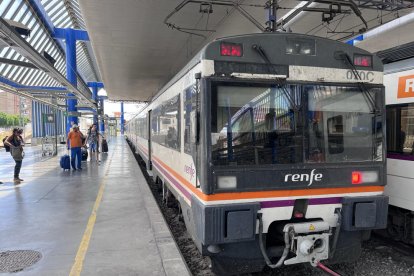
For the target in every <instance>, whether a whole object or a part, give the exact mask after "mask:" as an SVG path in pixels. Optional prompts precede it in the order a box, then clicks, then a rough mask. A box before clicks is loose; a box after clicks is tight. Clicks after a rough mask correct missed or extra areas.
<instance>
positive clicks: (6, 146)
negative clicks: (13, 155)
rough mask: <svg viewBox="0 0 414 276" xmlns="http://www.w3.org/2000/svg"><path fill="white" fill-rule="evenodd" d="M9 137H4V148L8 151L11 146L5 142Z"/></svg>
mask: <svg viewBox="0 0 414 276" xmlns="http://www.w3.org/2000/svg"><path fill="white" fill-rule="evenodd" d="M7 138H9V136H6V137H4V138H3V145H4V148H5V149H6V152H10V146H9V145H5V144H4V142H6V140H7Z"/></svg>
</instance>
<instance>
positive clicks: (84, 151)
mask: <svg viewBox="0 0 414 276" xmlns="http://www.w3.org/2000/svg"><path fill="white" fill-rule="evenodd" d="M81 151H82V161H86V160H87V159H88V150H87V149H85V148H82V149H81Z"/></svg>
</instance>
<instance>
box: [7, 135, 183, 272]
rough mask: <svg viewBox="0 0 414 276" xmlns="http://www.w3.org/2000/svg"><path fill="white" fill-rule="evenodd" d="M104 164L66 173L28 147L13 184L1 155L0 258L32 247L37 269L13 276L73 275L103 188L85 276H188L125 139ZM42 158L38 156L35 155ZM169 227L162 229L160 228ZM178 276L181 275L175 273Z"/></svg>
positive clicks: (114, 142) (117, 143)
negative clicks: (38, 254)
mask: <svg viewBox="0 0 414 276" xmlns="http://www.w3.org/2000/svg"><path fill="white" fill-rule="evenodd" d="M109 149H110V151H109V153H108V154H102V155H101V159H102V162H101V165H100V166H99V165H98V164H96V163H95V162H83V163H82V167H83V168H84V169H83V170H82V171H76V172H74V171H69V172H68V171H66V172H64V171H62V170H61V169H60V168H59V166H58V163H59V160H58V157H52V158H50V157H47V158H41V157H39V156H37V155H39V153H40V152H39V150H38V148H33V149H30V148H28V149H26V152H27V153H28V154H27V155H26V156H27V159H25V160H24V161H23V169H22V173H21V177H22V178H24V179H25V181H24V182H23V183H22V184H20V185H17V186H16V185H14V184H13V183H12V182H11V181H10V179H8V178H10V177H9V176H8V175H9V174H10V173H11V171H10V170H12V169H13V164H10V162H12V160H9V159H10V156H9V154H8V153H6V152H4V151H0V181H3V182H5V184H2V185H0V210H2V212H0V221H1V223H0V232H1V233H2V235H0V252H1V251H6V250H17V249H33V250H38V251H40V252H41V253H42V255H43V256H42V259H41V260H40V261H39V262H38V263H37V264H35V265H34V266H32V267H30V268H27V269H25V270H23V271H21V272H19V273H13V275H46V276H48V275H53V276H59V275H68V274H69V271H70V269H71V267H72V265H73V263H74V259H75V255H76V253H77V250H78V248H79V244H80V242H81V240H82V236H83V234H84V231H85V228H86V225H87V223H88V219H89V216H90V214H91V211H92V207H93V205H94V202H95V199H96V197H97V194H98V191H99V188H100V186H101V184H102V183H103V181H105V190H104V193H103V197H102V201H101V204H100V207H99V210H98V212H97V218H96V222H95V226H94V230H93V233H92V236H91V239H90V242H89V247H88V250H87V252H86V256H85V260H84V263H83V270H82V274H81V275H111V276H112V275H155V276H158V275H160V276H161V275H189V272H188V271H187V268H186V266H185V263H184V261H183V260H182V258H181V255H180V253H179V251H178V249H177V248H176V245H175V243H174V241H173V238H172V236H171V233H170V231H169V229H168V227H167V226H166V224H165V222H164V219H163V218H162V215H161V213H160V211H159V209H158V206H157V205H156V203H155V200H154V199H153V197H152V194H151V192H150V190H149V188H148V185H147V184H146V181H145V178H144V176H143V175H142V173H141V171H140V169H139V167H138V165H137V163H136V160H135V158H134V156H133V155H132V152H131V151H130V150H129V148H128V145H127V144H126V142H125V141H124V140H123V138H117V139H113V140H112V141H111V142H110V144H109ZM36 154H37V155H36ZM163 224H164V225H163ZM177 273H179V274H177Z"/></svg>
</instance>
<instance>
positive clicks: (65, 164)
mask: <svg viewBox="0 0 414 276" xmlns="http://www.w3.org/2000/svg"><path fill="white" fill-rule="evenodd" d="M60 167H61V168H62V169H63V170H70V157H69V155H67V154H65V155H63V156H62V157H61V158H60Z"/></svg>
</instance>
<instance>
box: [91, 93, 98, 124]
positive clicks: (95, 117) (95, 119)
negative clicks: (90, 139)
mask: <svg viewBox="0 0 414 276" xmlns="http://www.w3.org/2000/svg"><path fill="white" fill-rule="evenodd" d="M97 99H98V87H97V86H96V85H94V86H92V100H94V101H95V102H96V100H97ZM93 123H94V124H96V126H98V113H96V114H95V115H93Z"/></svg>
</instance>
